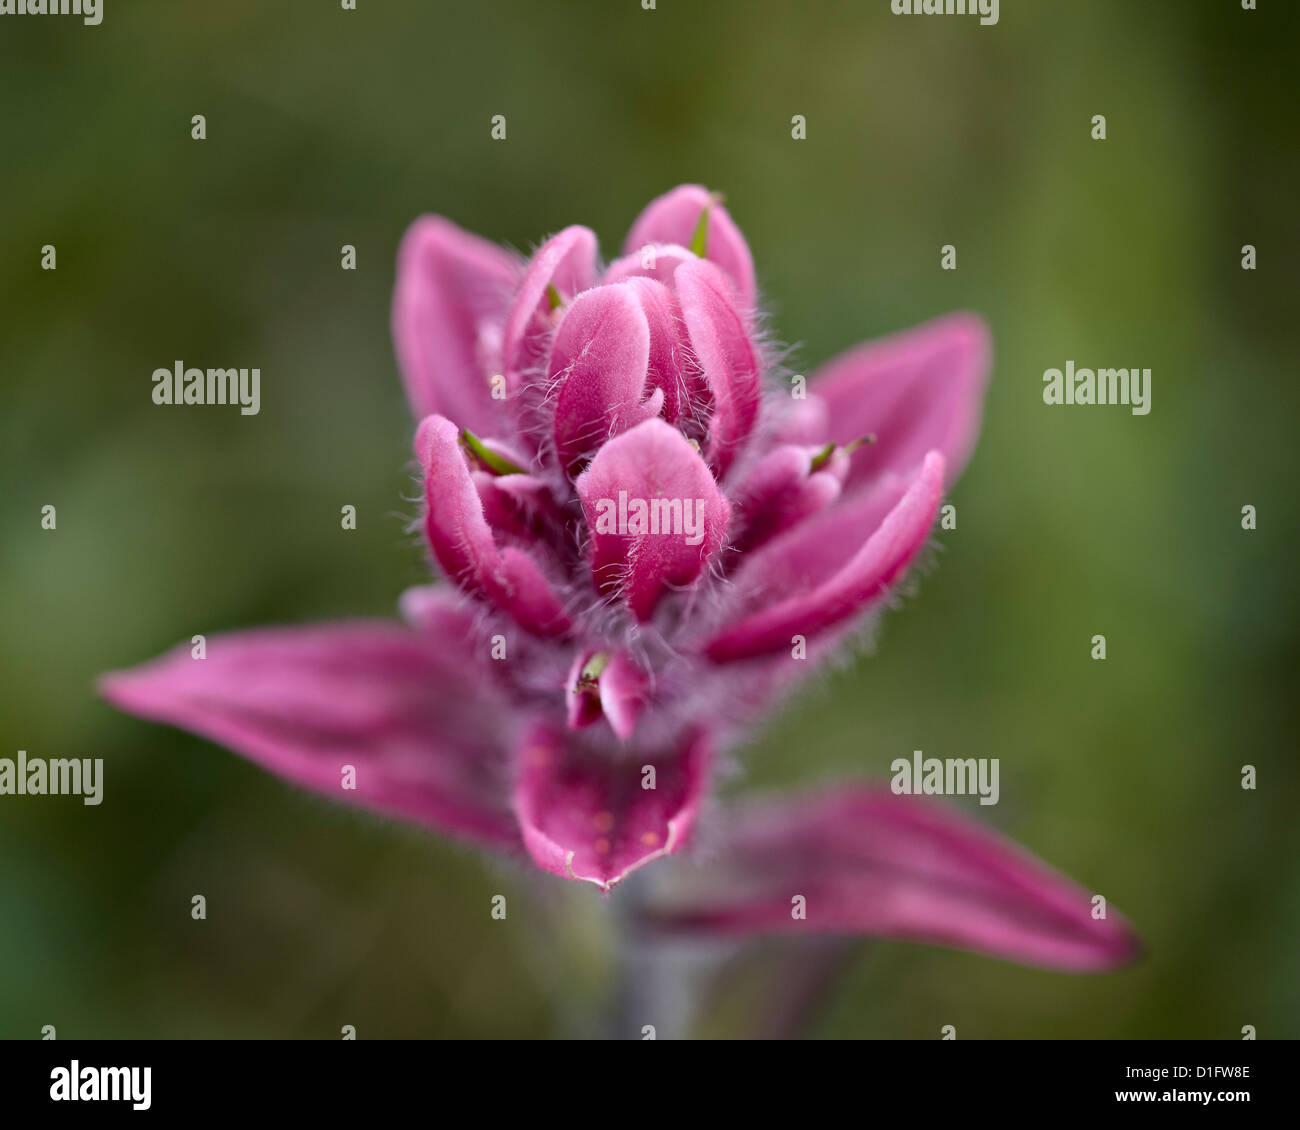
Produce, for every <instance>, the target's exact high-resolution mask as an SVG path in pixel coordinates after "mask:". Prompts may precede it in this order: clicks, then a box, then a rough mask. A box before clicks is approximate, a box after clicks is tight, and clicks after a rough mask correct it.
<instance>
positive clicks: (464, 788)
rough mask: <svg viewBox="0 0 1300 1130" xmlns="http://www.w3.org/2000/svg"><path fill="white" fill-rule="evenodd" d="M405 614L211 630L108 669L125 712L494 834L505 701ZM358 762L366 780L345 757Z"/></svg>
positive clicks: (377, 806)
mask: <svg viewBox="0 0 1300 1130" xmlns="http://www.w3.org/2000/svg"><path fill="white" fill-rule="evenodd" d="M463 648H464V640H463V639H462V638H461V637H459V636H457V635H447V636H442V637H440V638H438V639H436V640H435V639H432V638H431V637H428V636H424V635H421V634H417V633H415V632H412V631H410V630H408V629H406V628H404V627H402V626H401V625H399V624H397V623H395V622H394V623H388V622H384V621H346V622H343V623H338V624H323V625H311V626H308V627H301V628H282V629H266V630H259V631H250V632H239V633H235V634H232V635H223V636H214V637H212V638H211V639H209V640H208V641H207V653H206V658H203V659H195V658H193V657H192V654H191V649H190V647H189V645H188V644H186V645H183V646H181V647H178V648H176V649H175V650H174V651H171V652H169V653H167V654H166V655H164V656H162V657H160V658H158V659H155V660H154V661H153V662H151V663H146V664H144V665H143V666H140V667H136V668H133V669H132V670H129V671H117V672H112V673H110V674H108V675H105V676H104V677H103V678H102V680H101V683H100V689H101V691H102V693H103V695H104V697H105V698H106V699H107V700H108V701H109V702H111V703H112V704H113V705H114V706H116V707H118V708H119V709H120V710H124V711H126V712H128V713H130V714H136V715H138V716H140V717H142V718H149V719H152V720H154V721H158V722H166V723H168V724H169V725H173V726H178V727H180V728H182V729H185V730H190V731H192V732H194V733H196V734H201V735H202V736H204V737H206V738H210V739H211V740H213V741H215V742H219V743H221V744H222V745H225V746H229V747H230V748H231V749H233V750H235V751H236V752H238V753H241V754H243V755H244V756H245V757H247V758H249V759H250V760H252V761H254V762H256V763H257V764H258V765H261V766H262V767H263V768H264V769H267V770H269V771H270V772H272V773H274V774H276V775H277V776H280V777H283V778H285V779H286V780H288V781H292V782H294V783H295V784H298V785H302V786H304V787H306V788H309V789H312V790H314V791H316V792H319V793H322V794H324V795H326V796H328V797H330V798H332V799H334V800H337V801H343V802H346V803H350V804H357V805H361V806H363V807H365V808H370V809H374V810H376V811H379V812H383V813H387V814H389V815H393V816H400V817H402V818H405V819H408V820H414V821H416V822H418V823H420V824H424V825H426V826H428V827H430V828H434V829H436V830H438V831H440V832H446V833H450V834H452V835H457V836H462V837H465V838H468V839H472V840H477V841H481V842H484V843H488V844H493V845H498V846H502V845H508V844H511V843H517V842H518V834H517V830H516V829H515V827H514V825H513V821H512V820H511V816H510V812H509V809H508V807H507V805H506V803H505V797H506V792H507V786H506V783H505V779H504V773H505V768H506V765H505V753H504V750H505V746H506V743H507V738H506V736H505V735H503V734H501V733H499V732H498V730H497V721H498V719H499V718H500V717H501V709H500V706H499V704H497V703H496V700H495V698H494V697H493V695H492V693H491V691H490V687H489V686H488V685H486V684H485V682H484V680H483V679H482V678H481V677H480V676H479V675H478V673H477V672H476V669H475V665H474V663H473V661H472V659H470V658H467V657H466V656H465V655H464V654H463ZM349 765H350V766H352V767H354V769H355V786H356V787H355V789H351V788H346V787H344V786H345V783H346V781H345V767H346V766H349Z"/></svg>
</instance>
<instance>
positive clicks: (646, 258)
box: [604, 243, 699, 289]
mask: <svg viewBox="0 0 1300 1130" xmlns="http://www.w3.org/2000/svg"><path fill="white" fill-rule="evenodd" d="M698 258H699V256H698V255H696V254H695V253H694V252H693V251H687V250H686V248H685V247H678V246H677V245H676V244H675V243H651V244H647V245H646V246H644V247H638V248H637V249H636V250H635V251H634V252H632V254H631V255H624V256H623V257H622V258H621V259H615V260H614V261H613V262H612V263H611V264H610V265H609V266H608V267H606V268H605V275H604V281H605V282H607V283H616V282H627V281H628V280H630V279H635V278H647V279H651V280H653V281H654V282H658V283H662V284H663V285H664V286H666V287H668V288H669V289H671V288H672V287H673V285H674V284H673V275H674V274H676V272H677V268H678V267H680V266H681V265H682V264H683V263H685V262H686V261H687V260H690V259H698Z"/></svg>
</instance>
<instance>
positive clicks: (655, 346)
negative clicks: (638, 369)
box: [627, 278, 707, 424]
mask: <svg viewBox="0 0 1300 1130" xmlns="http://www.w3.org/2000/svg"><path fill="white" fill-rule="evenodd" d="M627 285H628V286H629V287H630V288H631V290H632V292H633V293H634V294H635V295H636V296H637V298H638V299H639V300H640V302H641V310H642V312H643V313H644V314H645V318H646V325H647V326H648V327H649V329H650V351H649V356H648V358H647V366H646V389H647V391H648V392H653V391H654V390H658V391H659V392H661V393H662V394H663V417H664V419H665V420H667V421H668V422H669V423H670V424H675V423H677V422H678V420H680V419H681V418H682V417H683V416H684V415H686V414H687V413H688V412H691V411H693V410H694V407H695V403H696V402H701V403H702V399H703V397H704V396H705V395H706V394H707V390H706V389H705V388H704V385H703V382H702V381H700V380H699V379H695V380H694V381H693V382H692V381H690V380H688V377H687V375H686V371H685V367H684V365H683V354H684V343H683V341H682V335H681V329H680V326H681V310H680V309H679V308H678V305H677V299H676V298H675V297H674V296H673V293H672V291H670V290H669V289H668V288H667V287H666V286H664V284H663V283H660V282H656V281H655V280H654V279H645V278H632V279H629V280H628V282H627Z"/></svg>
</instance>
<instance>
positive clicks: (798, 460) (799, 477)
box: [732, 444, 849, 553]
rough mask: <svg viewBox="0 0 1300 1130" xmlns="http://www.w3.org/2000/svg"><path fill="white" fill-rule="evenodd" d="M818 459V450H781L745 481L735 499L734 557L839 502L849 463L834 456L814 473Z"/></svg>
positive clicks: (790, 446) (838, 454) (789, 446)
mask: <svg viewBox="0 0 1300 1130" xmlns="http://www.w3.org/2000/svg"><path fill="white" fill-rule="evenodd" d="M819 454H820V452H819V450H818V449H817V448H812V447H802V446H798V445H794V444H785V445H783V446H781V447H777V448H774V449H773V450H772V451H770V452H768V454H767V455H765V456H763V459H762V460H761V461H760V462H759V464H758V466H756V467H755V468H754V469H753V471H752V472H750V474H749V475H748V476H746V478H745V481H744V482H743V483H742V484H741V485H740V487H739V489H738V490H737V492H736V496H735V500H736V510H737V518H738V522H739V524H740V526H741V532H740V534H739V535H738V536H735V537H733V539H732V544H733V546H734V547H735V549H736V550H737V551H738V552H741V553H746V552H749V551H750V550H753V549H754V548H755V547H757V546H759V545H761V544H762V543H763V542H765V541H767V540H768V539H769V538H772V537H775V536H776V535H777V534H779V533H781V532H782V531H784V530H786V529H788V528H789V527H791V526H793V525H796V524H797V523H799V522H802V521H804V520H805V519H806V518H810V517H812V515H814V514H816V513H818V512H819V511H821V510H825V509H826V507H828V506H829V505H831V503H833V502H835V501H836V499H838V498H839V496H840V485H841V483H843V481H844V477H845V475H846V474H847V472H848V467H849V457H848V456H847V455H845V454H844V453H843V452H842V451H837V452H834V453H833V454H832V455H831V456H830V457H829V458H828V459H827V460H826V462H825V465H824V466H823V467H822V468H821V469H820V470H817V471H814V470H813V469H812V465H813V461H814V458H815V457H816V456H817V455H819Z"/></svg>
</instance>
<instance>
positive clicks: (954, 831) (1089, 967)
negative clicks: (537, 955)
mask: <svg viewBox="0 0 1300 1130" xmlns="http://www.w3.org/2000/svg"><path fill="white" fill-rule="evenodd" d="M694 879H695V882H694V883H688V884H687V885H686V886H685V887H684V888H683V889H680V890H679V891H678V894H677V896H676V897H675V898H674V899H672V900H671V901H668V902H666V903H664V904H663V905H661V906H660V907H659V908H658V909H657V910H656V911H655V919H656V920H657V921H658V922H659V924H660V925H663V926H667V927H670V928H673V929H678V930H693V931H704V932H711V933H719V934H753V933H786V934H797V933H805V932H807V933H832V934H863V935H868V936H871V937H886V938H900V939H904V940H907V941H915V942H929V943H933V944H936V945H944V946H952V947H955V948H958V949H967V950H975V951H977V952H979V953H986V954H992V955H995V956H997V957H1003V958H1007V959H1009V960H1012V961H1018V962H1023V963H1025V964H1029V965H1038V966H1043V967H1046V968H1050V969H1065V970H1072V971H1077V972H1088V971H1094V970H1102V969H1111V968H1114V967H1115V966H1117V965H1122V964H1124V963H1125V962H1127V961H1131V960H1132V959H1133V958H1134V957H1136V956H1137V954H1138V950H1139V945H1138V942H1137V939H1136V937H1135V936H1134V934H1133V931H1132V929H1131V928H1130V927H1129V925H1128V923H1127V922H1125V921H1124V919H1123V918H1122V917H1120V916H1119V915H1118V914H1117V913H1115V912H1114V911H1113V910H1111V911H1109V914H1108V917H1106V918H1105V919H1100V920H1099V919H1094V918H1093V917H1092V899H1091V896H1090V895H1089V894H1088V893H1087V892H1086V891H1083V890H1081V889H1080V888H1079V887H1077V886H1076V885H1075V884H1074V883H1072V882H1071V881H1070V880H1068V879H1067V878H1065V877H1064V876H1062V875H1060V874H1059V873H1058V872H1056V871H1053V870H1052V869H1051V868H1049V867H1048V866H1046V865H1045V864H1044V863H1042V862H1040V861H1039V860H1037V859H1035V858H1034V857H1033V856H1031V855H1030V854H1029V853H1027V852H1025V851H1024V850H1023V849H1021V848H1020V847H1018V846H1017V845H1016V844H1014V843H1012V842H1011V841H1009V840H1007V839H1006V838H1004V837H1003V836H1000V835H998V834H997V833H995V832H993V831H991V830H990V829H988V828H986V827H984V826H983V825H981V824H979V823H977V822H975V821H973V820H970V819H967V818H966V817H964V816H961V815H959V814H958V813H957V812H956V811H954V810H953V809H951V808H948V807H945V806H942V805H939V804H936V803H934V802H932V801H929V800H927V799H925V798H923V797H917V796H896V795H894V794H893V793H891V792H890V791H888V790H887V789H885V788H883V787H881V788H871V787H862V786H853V787H848V788H844V789H841V790H837V791H836V792H833V793H825V794H822V795H816V796H812V797H806V798H802V799H801V800H799V801H796V802H777V803H755V802H750V803H749V804H748V805H747V806H745V807H744V808H743V809H741V810H740V811H739V812H738V813H736V814H735V816H734V818H733V821H732V824H731V827H730V829H729V830H728V831H727V832H726V833H725V834H724V836H723V838H722V840H721V842H720V843H719V844H717V845H716V852H715V855H714V857H713V859H712V862H711V865H710V866H708V867H706V868H705V869H704V870H702V871H701V872H699V873H698V874H697V875H696V876H694ZM795 896H802V897H803V899H804V900H805V908H806V915H807V917H806V918H805V919H798V918H795V917H794V916H793V915H792V913H791V912H792V908H793V907H794V905H795V903H794V901H793V900H794V899H795Z"/></svg>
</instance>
